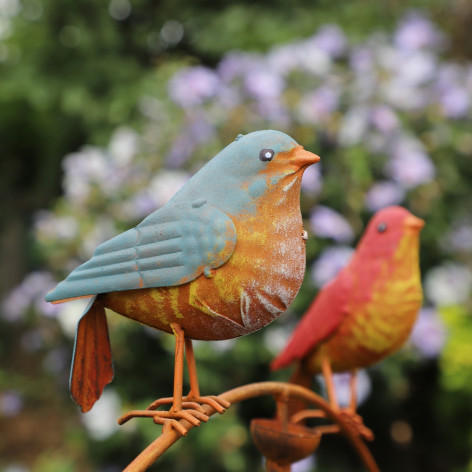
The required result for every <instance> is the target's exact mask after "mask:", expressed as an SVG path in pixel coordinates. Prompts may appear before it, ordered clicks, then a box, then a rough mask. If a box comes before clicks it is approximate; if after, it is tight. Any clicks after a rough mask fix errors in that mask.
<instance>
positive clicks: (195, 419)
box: [118, 399, 209, 436]
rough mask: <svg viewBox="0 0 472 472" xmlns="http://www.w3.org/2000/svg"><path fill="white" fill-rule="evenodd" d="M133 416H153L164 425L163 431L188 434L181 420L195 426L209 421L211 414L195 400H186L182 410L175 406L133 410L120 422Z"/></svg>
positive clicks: (120, 420) (156, 421) (124, 421)
mask: <svg viewBox="0 0 472 472" xmlns="http://www.w3.org/2000/svg"><path fill="white" fill-rule="evenodd" d="M163 400H167V399H163ZM170 400H172V399H170ZM154 403H155V402H154ZM158 406H159V405H158ZM132 418H152V420H153V421H154V423H156V424H161V425H163V428H162V431H163V432H165V431H166V430H168V429H169V428H170V429H174V430H175V431H177V432H178V433H180V434H181V435H182V436H186V435H187V431H188V430H187V428H186V427H185V426H184V425H183V424H182V423H180V421H179V420H186V421H188V422H189V423H190V424H191V425H193V426H200V423H201V422H202V421H203V422H204V423H206V422H207V421H208V419H209V416H208V415H207V414H206V413H205V411H204V410H203V408H202V407H201V406H200V405H198V404H196V403H193V402H184V403H182V409H181V410H174V409H173V408H171V409H170V410H169V411H155V410H154V409H149V408H148V409H146V410H133V411H130V412H128V413H126V414H125V415H123V416H122V417H121V418H120V419H119V420H118V424H120V425H122V424H124V423H126V422H127V421H129V420H130V419H132Z"/></svg>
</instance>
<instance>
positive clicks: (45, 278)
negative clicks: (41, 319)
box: [2, 271, 58, 321]
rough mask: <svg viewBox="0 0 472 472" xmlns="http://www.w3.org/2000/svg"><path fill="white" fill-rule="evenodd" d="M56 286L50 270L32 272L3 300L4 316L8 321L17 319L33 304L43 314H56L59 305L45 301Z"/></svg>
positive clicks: (51, 315) (50, 315)
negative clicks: (47, 294) (46, 295)
mask: <svg viewBox="0 0 472 472" xmlns="http://www.w3.org/2000/svg"><path fill="white" fill-rule="evenodd" d="M55 286H56V281H55V280H54V278H53V276H52V274H51V273H50V272H46V271H36V272H31V273H30V274H28V275H27V276H26V277H25V278H24V279H23V281H22V282H21V284H20V285H18V286H17V287H15V288H14V289H13V290H12V291H11V292H10V293H9V294H8V295H7V296H6V298H5V299H4V300H3V302H2V312H3V318H4V319H5V320H7V321H17V320H19V319H21V318H22V317H23V316H24V315H25V314H26V312H27V310H28V309H29V308H30V307H31V306H34V307H35V308H36V310H37V311H38V312H39V313H40V314H42V315H45V316H49V317H53V316H56V315H57V313H58V308H57V305H52V304H50V303H46V302H45V301H44V295H45V294H46V293H47V292H48V291H49V290H52V289H53V288H54V287H55Z"/></svg>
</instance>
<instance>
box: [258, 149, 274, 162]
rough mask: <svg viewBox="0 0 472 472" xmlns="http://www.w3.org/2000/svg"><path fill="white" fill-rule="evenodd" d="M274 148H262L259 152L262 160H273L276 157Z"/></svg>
mask: <svg viewBox="0 0 472 472" xmlns="http://www.w3.org/2000/svg"><path fill="white" fill-rule="evenodd" d="M274 154H275V152H274V150H273V149H262V150H261V152H260V153H259V159H260V160H261V161H271V160H272V159H273V157H274Z"/></svg>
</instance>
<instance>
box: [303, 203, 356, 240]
mask: <svg viewBox="0 0 472 472" xmlns="http://www.w3.org/2000/svg"><path fill="white" fill-rule="evenodd" d="M310 225H311V229H312V230H313V232H314V233H315V234H316V236H318V237H321V238H332V239H334V240H335V241H338V242H341V243H348V242H350V241H352V240H353V239H354V232H353V231H352V228H351V225H350V224H349V223H348V221H347V220H346V219H345V218H344V217H343V216H342V215H340V214H339V213H338V212H337V211H335V210H333V209H332V208H329V207H327V206H323V205H318V206H316V207H315V209H314V210H313V211H312V213H311V215H310Z"/></svg>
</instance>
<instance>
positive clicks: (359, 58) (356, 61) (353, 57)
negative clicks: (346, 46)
mask: <svg viewBox="0 0 472 472" xmlns="http://www.w3.org/2000/svg"><path fill="white" fill-rule="evenodd" d="M349 65H350V67H351V69H353V70H354V71H355V72H357V73H364V74H365V73H368V72H372V69H373V67H374V56H373V53H372V50H371V49H370V48H369V47H366V46H357V47H355V48H354V49H353V50H352V52H351V54H350V56H349Z"/></svg>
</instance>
